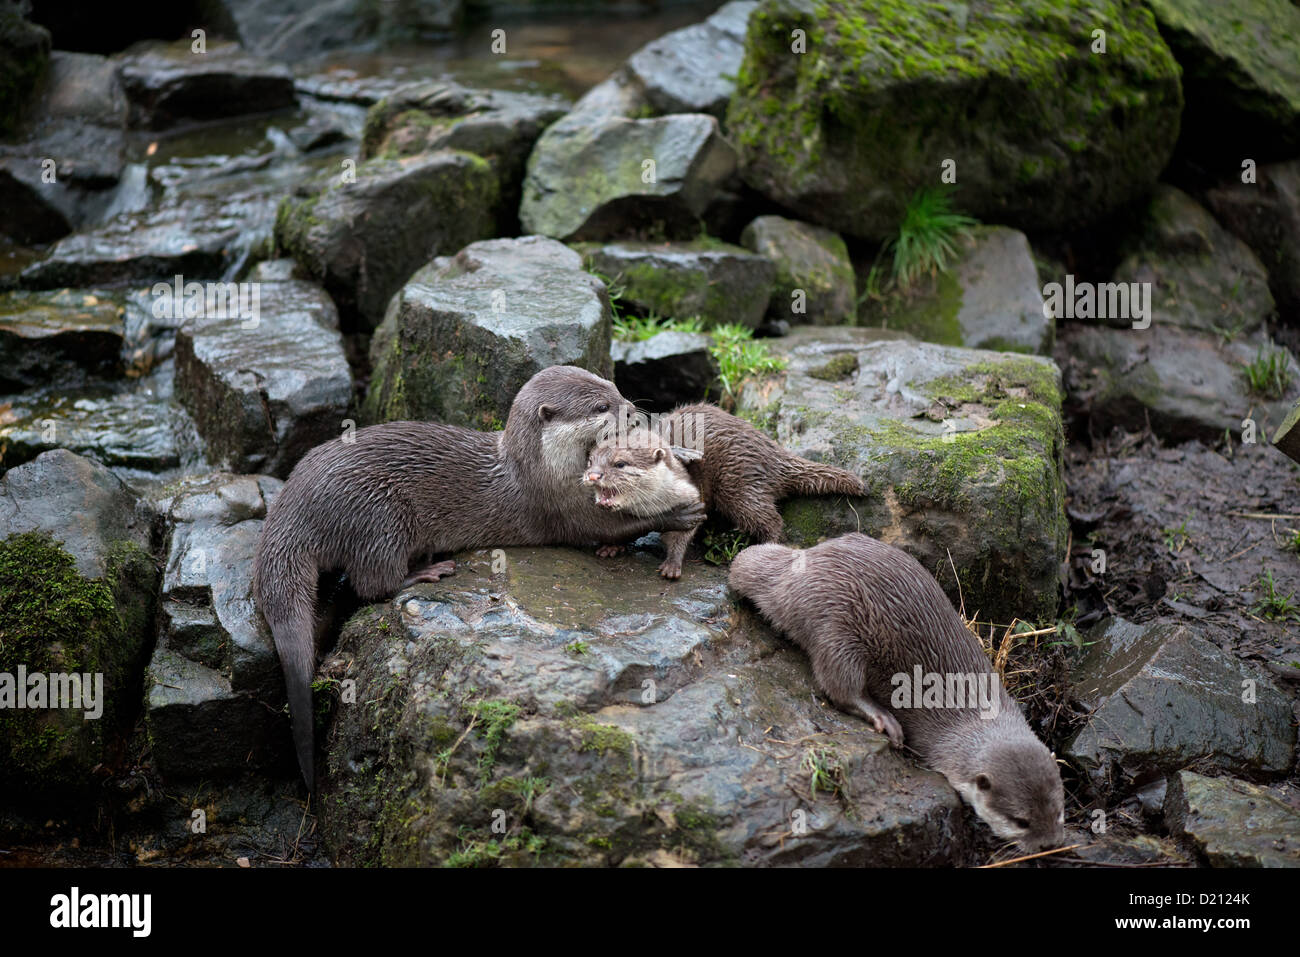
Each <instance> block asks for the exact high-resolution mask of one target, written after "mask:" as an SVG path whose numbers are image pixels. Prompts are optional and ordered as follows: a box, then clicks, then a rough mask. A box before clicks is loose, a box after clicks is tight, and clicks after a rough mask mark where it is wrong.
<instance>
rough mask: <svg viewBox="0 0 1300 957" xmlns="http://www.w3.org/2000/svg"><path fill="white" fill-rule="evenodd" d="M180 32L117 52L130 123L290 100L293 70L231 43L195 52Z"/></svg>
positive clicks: (157, 125) (220, 113) (263, 107)
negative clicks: (177, 35) (171, 39)
mask: <svg viewBox="0 0 1300 957" xmlns="http://www.w3.org/2000/svg"><path fill="white" fill-rule="evenodd" d="M192 42H193V41H191V40H190V39H188V38H186V39H183V40H177V41H176V42H175V43H172V44H148V45H143V46H140V47H135V48H132V50H131V51H129V52H128V53H127V54H125V55H124V56H123V57H122V58H121V77H122V86H123V88H124V89H125V90H126V95H127V97H128V99H129V100H130V103H131V117H130V122H131V125H132V126H136V127H143V128H145V129H151V130H160V129H165V128H166V127H168V126H172V125H174V124H175V123H177V122H178V121H180V120H211V119H219V118H222V117H227V116H241V115H243V114H245V113H262V112H266V111H268V110H279V109H285V108H287V107H290V106H293V104H294V90H293V74H292V72H290V70H289V68H288V67H286V66H281V65H279V64H274V63H267V62H266V61H264V60H261V59H259V58H257V57H254V56H250V55H248V54H247V53H244V52H243V50H242V49H240V47H239V44H237V43H209V44H207V47H206V50H205V51H204V52H202V53H196V52H195V51H194V50H193V49H192Z"/></svg>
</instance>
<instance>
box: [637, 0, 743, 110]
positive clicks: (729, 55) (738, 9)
mask: <svg viewBox="0 0 1300 957" xmlns="http://www.w3.org/2000/svg"><path fill="white" fill-rule="evenodd" d="M757 7H758V4H757V3H755V2H753V0H733V2H731V3H728V4H727V5H725V6H724V7H722V9H720V10H718V12H717V13H715V14H713V16H711V17H709V18H708V19H707V20H705V21H704V22H703V23H696V24H693V25H691V26H689V27H682V28H681V29H680V30H674V31H672V32H671V33H666V34H664V35H663V36H662V37H660V38H659V39H658V40H654V41H652V42H650V43H647V44H646V45H645V46H643V47H642V48H641V49H640V50H638V51H637V52H636V53H634V54H632V56H631V57H630V58H629V59H628V61H627V67H626V69H627V71H628V72H629V73H630V75H631V76H632V77H633V78H634V79H635V80H636V81H637V82H638V83H640V84H641V86H642V87H644V89H645V97H646V99H647V100H648V101H649V103H650V105H651V106H653V107H654V108H655V109H656V110H658V111H659V112H660V113H712V114H713V115H714V116H716V117H717V118H718V119H719V120H721V119H722V118H723V116H724V114H725V113H726V111H727V103H728V101H730V99H731V94H732V92H733V91H734V90H735V88H736V80H735V77H736V73H737V72H738V71H739V70H740V61H741V59H742V58H743V56H744V52H745V28H746V26H747V25H748V23H749V17H750V14H752V13H753V12H754V10H755V9H756V8H757Z"/></svg>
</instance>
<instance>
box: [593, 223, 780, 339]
mask: <svg viewBox="0 0 1300 957" xmlns="http://www.w3.org/2000/svg"><path fill="white" fill-rule="evenodd" d="M578 248H579V249H580V251H581V252H582V254H583V258H584V261H585V262H586V264H587V268H588V269H591V270H592V271H593V272H596V273H599V274H601V275H603V276H608V277H610V278H611V279H613V280H614V281H615V282H616V284H617V285H620V286H622V288H623V299H625V300H626V301H627V303H628V305H630V306H632V307H634V308H636V309H638V310H641V311H642V312H646V313H656V314H658V315H660V316H663V317H667V318H674V319H688V318H693V317H699V318H700V319H702V320H703V321H704V324H705V325H706V326H715V325H720V324H722V323H740V324H741V325H743V326H748V327H750V328H751V329H752V328H754V327H755V326H757V325H758V324H759V323H760V322H761V321H762V319H763V313H764V312H766V311H767V304H768V300H769V298H770V297H771V289H772V283H773V281H774V279H775V277H776V268H775V267H774V266H773V265H772V262H771V260H769V259H767V258H766V257H765V256H760V255H755V254H754V253H752V252H749V251H748V250H746V249H742V248H741V247H739V246H732V245H731V244H729V243H724V242H721V241H719V240H716V239H707V240H688V241H683V242H667V243H645V242H617V243H606V244H604V245H596V244H588V243H584V244H582V245H581V246H579V247H578Z"/></svg>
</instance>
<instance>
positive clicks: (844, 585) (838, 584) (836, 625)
mask: <svg viewBox="0 0 1300 957" xmlns="http://www.w3.org/2000/svg"><path fill="white" fill-rule="evenodd" d="M730 585H731V587H732V589H733V590H735V591H736V592H738V593H739V594H741V595H744V596H745V597H747V598H749V599H750V600H751V601H753V603H754V604H755V605H756V606H757V607H758V610H759V611H760V612H762V613H763V615H764V616H765V617H766V618H767V619H769V620H770V621H771V622H772V624H773V625H775V626H776V627H777V628H778V629H780V630H781V631H783V632H784V633H785V634H786V635H788V636H789V637H790V638H791V639H792V640H793V641H794V642H795V643H796V644H798V645H799V646H800V647H801V648H803V649H804V651H805V652H807V653H808V657H809V658H810V659H811V660H812V669H813V677H814V678H815V680H816V682H817V685H818V687H820V688H821V689H822V691H824V692H825V693H826V695H827V697H829V698H830V699H831V701H832V702H834V704H835V705H836V707H838V708H840V709H841V710H843V711H848V712H850V713H853V714H857V715H859V716H861V717H862V718H864V719H866V720H867V721H868V722H870V723H871V724H872V726H873V727H875V729H876V730H877V731H881V732H884V733H885V734H887V735H888V736H889V739H890V741H891V743H892V744H893V745H894V746H895V747H899V746H901V745H902V743H903V740H904V737H905V738H906V740H907V743H908V745H909V746H911V747H912V748H913V749H914V750H915V751H916V752H917V753H918V754H919V755H920V756H921V758H922V760H924V761H925V762H926V764H928V765H929V766H930V767H932V768H934V769H935V770H937V771H939V772H940V773H942V774H943V775H944V777H946V778H947V779H948V781H949V782H950V783H951V784H952V786H953V787H954V788H956V789H957V791H958V793H960V794H961V796H962V797H963V798H965V799H966V801H967V802H968V803H970V805H971V806H972V807H974V809H975V813H976V814H978V815H979V817H980V818H981V819H982V820H984V821H985V822H986V823H987V824H988V825H989V827H991V828H992V829H993V832H994V833H995V834H997V835H998V836H999V837H1002V838H1007V839H1009V840H1014V841H1017V842H1018V843H1019V844H1021V845H1022V846H1023V847H1025V848H1027V849H1029V850H1038V849H1040V848H1046V847H1055V846H1057V845H1059V844H1061V843H1062V842H1063V840H1064V822H1065V814H1064V796H1063V790H1062V787H1061V774H1060V770H1059V768H1057V766H1056V761H1055V760H1054V759H1053V757H1052V754H1051V752H1050V751H1048V749H1047V748H1046V746H1044V745H1043V743H1042V742H1041V741H1039V740H1038V738H1036V737H1035V736H1034V733H1033V732H1032V731H1031V730H1030V729H1029V725H1028V724H1027V723H1026V722H1025V718H1024V715H1023V714H1021V712H1020V708H1019V706H1017V704H1016V703H1015V701H1014V700H1013V699H1012V698H1011V696H1010V695H1008V694H1007V692H1006V689H1005V688H1004V687H1003V686H1002V682H1001V680H1000V679H999V678H998V676H997V673H996V672H994V670H993V668H992V666H991V665H990V664H989V660H988V656H987V655H985V654H984V652H983V650H982V649H981V648H980V646H979V642H978V641H976V639H975V636H974V635H972V634H971V633H970V632H969V631H968V630H967V629H966V627H965V626H964V625H963V624H962V622H961V619H960V618H959V617H958V615H957V613H956V612H955V611H954V610H953V608H952V605H951V603H950V602H949V601H948V596H947V595H945V594H944V593H943V589H941V588H940V587H939V583H938V582H937V581H935V580H934V576H933V575H931V574H930V573H929V572H927V571H926V570H925V569H924V568H922V567H921V565H920V564H919V563H917V562H916V560H915V559H913V558H912V557H911V556H910V555H908V554H907V553H906V552H904V551H902V550H901V549H898V548H893V547H891V546H889V545H886V544H884V543H883V542H879V541H876V540H875V539H873V538H868V537H867V536H866V535H857V534H850V535H843V536H841V537H839V538H835V539H832V540H830V541H828V542H823V543H822V544H820V545H817V546H814V547H813V548H809V549H806V550H803V551H800V550H796V549H791V548H786V547H785V546H782V545H754V546H752V547H750V548H746V549H744V550H743V551H742V552H741V553H740V554H739V555H737V556H736V558H735V560H734V561H733V562H732V565H731V575H730ZM929 676H937V677H936V678H934V679H931V678H930V677H929ZM917 679H922V680H924V681H925V685H926V689H927V690H926V693H925V696H924V697H922V696H921V695H920V694H919V693H918V690H919V689H917V688H915V687H914V686H913V682H915V681H916V680H917ZM954 679H956V680H954ZM936 688H937V689H938V692H939V693H937V694H934V695H933V696H931V694H930V692H932V691H935V690H936ZM976 689H979V690H978V691H977V690H976ZM981 692H982V693H983V694H984V697H982V698H981V697H980V693H981ZM972 694H974V698H973V697H972ZM945 696H946V697H945ZM884 701H889V702H890V706H889V707H888V708H886V707H885V706H883V705H882V704H881V703H880V702H884Z"/></svg>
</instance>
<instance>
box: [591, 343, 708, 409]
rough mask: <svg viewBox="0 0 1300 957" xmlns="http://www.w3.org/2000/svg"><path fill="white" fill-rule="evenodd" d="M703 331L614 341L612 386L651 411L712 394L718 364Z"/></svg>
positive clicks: (700, 398)
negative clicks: (634, 340) (635, 340)
mask: <svg viewBox="0 0 1300 957" xmlns="http://www.w3.org/2000/svg"><path fill="white" fill-rule="evenodd" d="M712 345H713V337H712V336H710V335H708V334H707V333H702V332H661V333H659V334H658V335H654V336H651V337H650V338H649V339H646V340H644V341H641V342H615V343H614V344H613V345H612V346H611V347H610V353H611V355H612V356H613V358H614V384H615V385H616V386H618V391H619V392H621V393H623V395H624V397H625V398H627V399H629V400H630V401H632V402H636V403H638V404H641V405H642V407H643V408H645V409H647V410H649V411H651V412H668V411H671V410H672V409H673V408H674V407H676V406H678V405H682V404H684V403H688V402H700V401H702V400H704V399H705V398H706V397H708V396H709V394H710V392H712V391H714V390H715V388H716V386H717V381H718V362H717V360H716V359H714V358H713V354H712V353H711V352H710V351H709V347H710V346H712Z"/></svg>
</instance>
